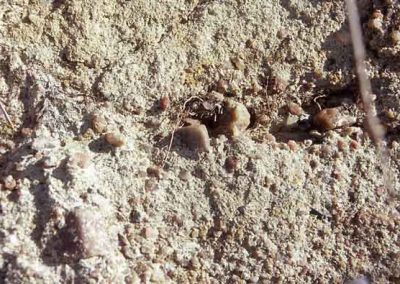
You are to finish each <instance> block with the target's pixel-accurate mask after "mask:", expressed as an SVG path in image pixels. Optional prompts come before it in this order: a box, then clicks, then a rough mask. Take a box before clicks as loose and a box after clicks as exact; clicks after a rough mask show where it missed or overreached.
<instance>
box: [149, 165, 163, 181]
mask: <svg viewBox="0 0 400 284" xmlns="http://www.w3.org/2000/svg"><path fill="white" fill-rule="evenodd" d="M146 172H147V175H148V176H150V177H155V178H158V179H159V178H161V176H162V169H161V168H160V167H157V166H152V167H148V168H147V170H146Z"/></svg>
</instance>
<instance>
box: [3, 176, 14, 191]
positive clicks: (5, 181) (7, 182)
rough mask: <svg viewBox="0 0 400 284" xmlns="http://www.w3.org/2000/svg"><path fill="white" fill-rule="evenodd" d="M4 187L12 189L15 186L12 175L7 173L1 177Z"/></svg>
mask: <svg viewBox="0 0 400 284" xmlns="http://www.w3.org/2000/svg"><path fill="white" fill-rule="evenodd" d="M3 184H4V188H5V189H8V190H13V189H15V188H16V187H17V182H16V181H15V179H14V177H13V176H12V175H8V176H6V177H5V178H4V179H3Z"/></svg>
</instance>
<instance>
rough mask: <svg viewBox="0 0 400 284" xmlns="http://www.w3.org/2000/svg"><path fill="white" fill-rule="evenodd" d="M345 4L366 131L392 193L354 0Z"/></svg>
mask: <svg viewBox="0 0 400 284" xmlns="http://www.w3.org/2000/svg"><path fill="white" fill-rule="evenodd" d="M346 4H347V12H348V17H349V24H350V32H351V40H352V43H353V52H354V59H355V65H356V70H357V76H358V82H359V87H360V93H361V99H362V102H363V107H364V111H365V114H366V126H367V131H368V133H369V135H370V136H371V138H372V140H373V141H374V143H375V145H376V147H377V151H378V156H379V158H380V162H381V166H382V170H383V173H384V176H383V178H384V184H385V187H386V190H387V191H388V192H389V193H394V192H393V186H392V176H391V174H392V173H391V170H390V155H389V152H388V150H387V148H386V144H385V130H384V128H383V126H382V125H381V122H380V120H379V118H378V117H377V116H376V107H375V103H374V100H373V97H372V95H373V94H372V87H371V81H370V80H369V78H368V74H367V71H366V65H365V58H366V52H365V46H364V42H363V37H362V29H361V23H360V16H359V13H358V8H357V4H356V1H355V0H346Z"/></svg>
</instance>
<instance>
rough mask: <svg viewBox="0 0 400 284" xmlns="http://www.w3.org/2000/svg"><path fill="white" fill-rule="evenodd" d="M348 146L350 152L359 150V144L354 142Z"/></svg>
mask: <svg viewBox="0 0 400 284" xmlns="http://www.w3.org/2000/svg"><path fill="white" fill-rule="evenodd" d="M349 146H350V149H351V150H357V149H358V148H360V144H359V143H358V142H357V141H356V140H351V141H350V145H349Z"/></svg>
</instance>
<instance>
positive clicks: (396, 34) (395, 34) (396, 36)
mask: <svg viewBox="0 0 400 284" xmlns="http://www.w3.org/2000/svg"><path fill="white" fill-rule="evenodd" d="M390 38H391V39H392V42H393V43H394V44H398V43H399V42H400V31H397V30H395V31H392V32H391V33H390Z"/></svg>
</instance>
